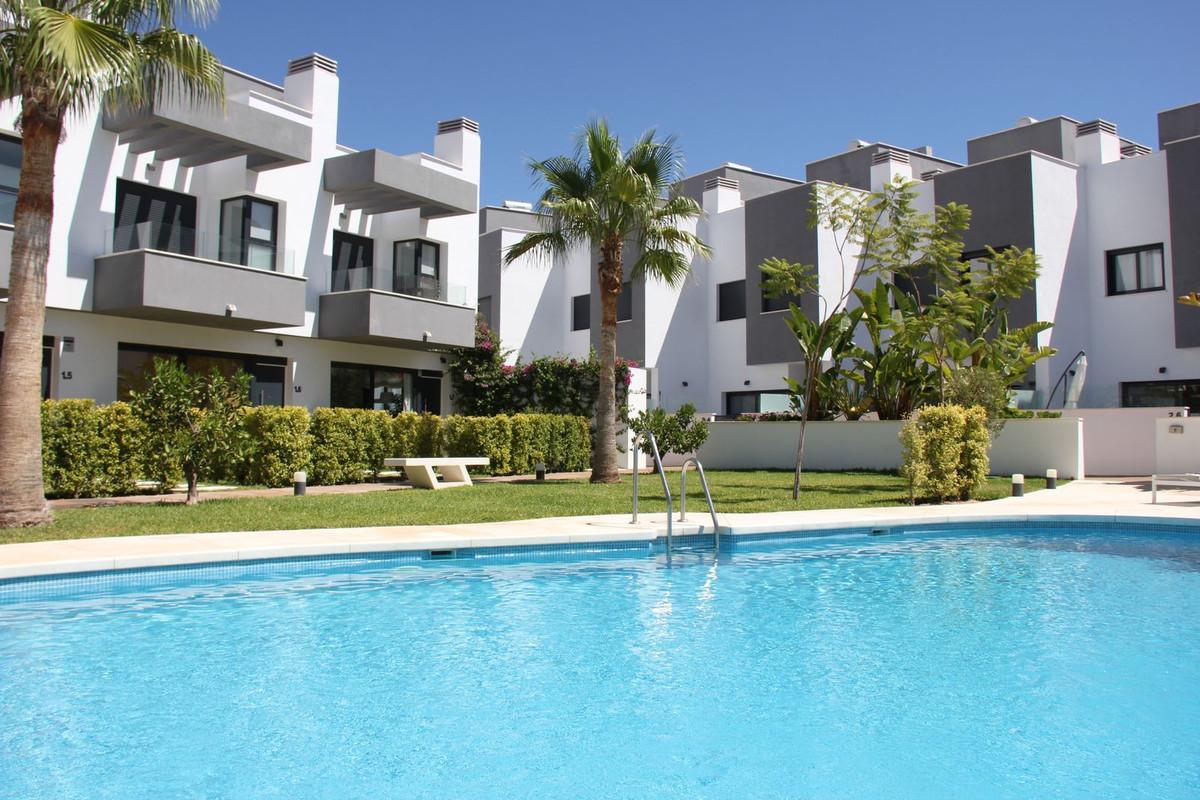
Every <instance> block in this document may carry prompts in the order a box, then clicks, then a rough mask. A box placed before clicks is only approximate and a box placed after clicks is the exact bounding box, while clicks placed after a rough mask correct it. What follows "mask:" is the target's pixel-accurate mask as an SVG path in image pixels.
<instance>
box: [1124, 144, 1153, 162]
mask: <svg viewBox="0 0 1200 800" xmlns="http://www.w3.org/2000/svg"><path fill="white" fill-rule="evenodd" d="M1148 155H1150V148H1149V147H1146V145H1144V144H1138V143H1137V142H1125V143H1124V144H1122V145H1121V158H1137V157H1138V156H1148Z"/></svg>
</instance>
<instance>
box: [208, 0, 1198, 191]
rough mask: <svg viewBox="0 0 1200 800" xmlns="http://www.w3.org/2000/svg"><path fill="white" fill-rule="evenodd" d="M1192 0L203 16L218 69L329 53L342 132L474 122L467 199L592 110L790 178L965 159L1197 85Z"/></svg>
mask: <svg viewBox="0 0 1200 800" xmlns="http://www.w3.org/2000/svg"><path fill="white" fill-rule="evenodd" d="M1197 30H1200V2H1196V0H1174V2H1162V1H1161V0H1159V1H1157V2H1156V1H1152V0H1151V1H1148V0H1124V1H1123V2H1109V1H1108V0H1092V2H1066V1H1065V0H1041V1H1040V2H1027V0H1017V1H1015V2H1014V1H1011V0H1010V1H1007V2H1005V1H1002V0H995V2H988V3H976V2H971V1H970V0H960V2H929V1H928V0H916V1H915V2H906V3H877V2H865V1H860V2H854V3H844V2H824V3H814V2H799V1H795V0H794V1H793V2H752V1H750V0H742V2H737V0H727V1H725V2H715V1H714V0H693V1H692V2H686V3H684V2H654V0H642V2H636V1H634V2H630V1H628V0H607V1H602V2H592V3H582V2H572V0H558V1H557V2H553V1H552V0H519V1H518V2H498V1H497V0H490V1H489V2H475V1H474V0H472V1H470V2H465V1H464V2H446V1H445V0H442V1H441V2H402V1H398V0H393V1H392V2H388V1H387V0H385V1H384V2H365V1H364V0H337V1H336V2H329V1H328V0H325V1H322V0H225V2H224V4H223V8H222V10H221V13H220V16H219V17H218V18H217V20H216V21H215V22H214V23H213V24H212V25H210V26H209V28H208V29H207V30H206V31H204V32H203V34H202V35H203V36H204V37H205V40H206V41H207V42H208V43H209V45H210V46H211V47H212V48H213V49H214V50H215V52H216V53H217V55H218V56H219V57H220V58H221V59H222V60H223V61H224V62H225V63H227V64H228V65H230V66H232V67H234V68H237V69H240V70H243V71H245V72H250V73H253V74H255V75H259V76H261V77H264V78H267V79H270V80H274V81H276V82H280V83H281V82H282V81H283V75H284V72H285V70H286V63H287V61H288V59H290V58H295V57H297V56H301V55H304V54H306V53H309V52H313V51H317V52H320V53H323V54H325V55H328V56H330V57H331V58H334V59H336V60H337V61H338V71H339V74H340V76H341V99H342V105H341V109H342V110H341V119H340V123H339V124H340V129H341V130H340V137H339V138H340V140H341V142H342V143H343V144H347V145H349V146H351V147H356V148H369V147H380V148H383V149H385V150H389V151H392V152H395V153H407V152H413V151H415V150H429V149H431V147H432V136H433V133H434V123H435V122H436V121H437V120H440V119H446V118H449V117H456V116H468V117H471V118H473V119H475V120H478V121H479V123H480V127H481V133H482V136H483V182H482V187H481V190H482V199H483V201H484V202H485V203H496V202H499V201H501V200H504V199H533V192H532V189H531V187H530V180H529V172H528V170H527V168H526V166H525V163H526V159H527V158H528V157H530V156H534V157H538V158H544V157H547V156H550V155H555V154H558V153H561V152H567V151H569V149H570V148H571V137H572V134H573V132H574V131H575V130H576V129H577V128H578V127H579V125H580V124H581V123H582V122H583V121H584V120H586V119H587V118H588V117H590V116H594V115H602V116H606V117H608V119H609V121H610V123H611V124H612V125H613V126H614V127H615V128H616V129H617V131H618V132H620V133H621V134H622V135H623V136H624V137H630V136H632V135H634V134H636V133H639V132H640V131H642V130H644V129H646V128H650V127H654V128H657V129H659V130H660V131H662V132H667V133H674V134H676V135H677V136H678V137H679V140H680V143H681V145H682V147H683V149H684V152H685V153H686V155H687V163H688V169H689V172H699V171H702V170H704V169H708V168H710V167H713V166H717V165H718V164H721V163H724V162H726V161H736V162H738V163H742V164H748V165H750V166H752V167H754V168H755V169H760V170H764V171H768V172H775V173H780V174H784V175H790V176H796V177H803V175H804V164H805V163H806V162H808V161H812V160H814V159H817V158H820V157H823V156H826V155H831V154H833V153H836V152H840V151H841V150H843V149H845V146H846V143H847V142H848V141H849V140H850V139H855V138H860V139H868V140H872V141H886V142H890V143H892V144H896V145H900V146H907V147H913V146H917V145H922V144H929V145H932V146H933V147H934V152H935V154H937V155H941V156H944V157H947V158H951V159H956V160H961V159H963V158H965V155H966V144H965V142H966V140H967V139H968V138H971V137H974V136H978V135H981V134H985V133H989V132H991V131H995V130H1000V129H1002V128H1007V127H1011V126H1012V124H1013V123H1014V122H1015V121H1016V120H1017V118H1018V117H1021V116H1024V115H1031V116H1034V117H1038V118H1039V119H1041V118H1044V117H1049V116H1053V115H1055V114H1065V115H1067V116H1071V117H1075V118H1076V119H1079V120H1090V119H1095V118H1096V117H1103V118H1105V119H1108V120H1111V121H1113V122H1115V123H1116V124H1117V126H1118V131H1119V132H1120V134H1121V135H1122V136H1124V137H1126V138H1132V139H1135V140H1137V141H1141V142H1143V143H1145V144H1147V145H1150V146H1151V147H1154V146H1156V145H1157V137H1156V128H1155V114H1156V113H1157V112H1158V111H1160V110H1163V109H1165V108H1170V107H1173V106H1177V105H1182V104H1185V103H1190V102H1195V101H1200V80H1197V79H1198V78H1200V55H1198V52H1200V49H1198V47H1197V44H1196V32H1197Z"/></svg>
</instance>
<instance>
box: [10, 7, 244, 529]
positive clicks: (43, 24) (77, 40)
mask: <svg viewBox="0 0 1200 800" xmlns="http://www.w3.org/2000/svg"><path fill="white" fill-rule="evenodd" d="M217 5H218V0H0V92H2V93H3V94H2V95H0V96H3V97H12V98H15V99H17V100H18V101H19V102H20V117H19V125H20V130H21V140H22V155H21V178H20V182H19V184H18V186H17V205H16V211H15V212H14V217H13V228H14V230H13V244H12V270H11V273H10V275H9V297H8V312H7V321H6V326H5V327H6V330H5V335H4V349H3V353H2V354H0V452H3V453H4V469H2V470H0V526H3V527H11V526H16V525H35V524H39V523H43V522H48V521H49V520H50V511H49V508H48V507H47V505H46V498H45V494H44V490H43V486H42V431H41V416H40V410H41V354H42V330H43V324H44V322H45V316H46V310H45V304H46V262H47V260H48V259H49V255H50V225H51V222H52V221H53V217H54V161H55V156H56V155H57V153H58V145H59V142H60V141H61V140H62V137H63V133H64V122H65V120H66V117H67V115H68V114H72V113H79V112H82V111H85V110H87V109H89V108H91V107H94V106H95V105H96V104H97V103H99V102H103V103H104V104H105V105H106V106H107V107H116V106H118V105H130V106H133V107H138V106H143V105H146V104H149V103H152V102H154V101H155V100H156V99H159V98H170V97H173V96H185V97H188V98H191V99H193V100H196V101H203V102H213V103H218V104H219V103H222V102H223V100H224V74H223V71H222V69H221V64H220V62H219V61H218V60H217V58H216V56H214V55H213V54H212V53H210V52H209V51H208V50H207V49H206V48H205V47H204V45H203V44H201V43H200V40H199V39H197V38H196V37H195V36H192V35H190V34H185V33H181V32H180V31H179V30H177V29H176V28H175V19H176V17H186V18H188V19H190V20H191V21H193V22H194V23H197V24H203V23H205V22H207V21H208V20H210V19H211V18H212V17H213V15H214V14H215V13H216V10H217Z"/></svg>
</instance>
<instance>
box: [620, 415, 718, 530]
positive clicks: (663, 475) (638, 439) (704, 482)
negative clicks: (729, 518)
mask: <svg viewBox="0 0 1200 800" xmlns="http://www.w3.org/2000/svg"><path fill="white" fill-rule="evenodd" d="M647 438H649V440H650V449H651V451H652V453H653V455H654V464H655V466H656V467H657V468H658V477H659V479H660V480H661V481H662V487H663V494H664V495H665V496H666V498H667V553H668V554H670V552H671V540H672V538H673V529H672V526H671V519H672V518H673V517H674V516H675V504H674V503H673V502H672V500H671V487H670V484H668V482H667V471H666V470H665V469H663V463H662V457H661V456H660V455H659V452H658V440H657V439H655V438H654V434H653V433H652V432H650V431H646V432H645V433H638V434H634V437H633V443H632V445H631V446H632V447H633V519H632V520H630V523H631V524H634V525H636V524H637V521H638V476H639V475H640V474H641V468H640V464H639V460H640V456H641V454H642V448H641V443H642V441H643V440H644V439H647ZM689 464H695V466H696V471H697V472H699V473H700V485H701V486H703V487H704V497H705V499H706V500H708V510H709V513H711V514H712V521H713V547H714V548H717V547H718V546H719V545H720V543H721V538H720V537H721V527H720V523H719V522H718V521H717V509H716V507H715V506H713V499H712V492H710V491H709V488H708V478H706V477H705V476H704V465H703V464H701V463H700V459H698V458H696V457H695V456H693V457H691V458H689V459H688V460H687V461H685V462H683V471H682V472H681V473H680V477H679V488H680V491H681V494H680V498H679V521H680V522H684V521H686V518H687V468H688V465H689Z"/></svg>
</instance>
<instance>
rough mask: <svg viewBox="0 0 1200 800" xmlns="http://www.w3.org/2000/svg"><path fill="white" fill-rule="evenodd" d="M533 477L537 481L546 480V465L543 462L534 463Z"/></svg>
mask: <svg viewBox="0 0 1200 800" xmlns="http://www.w3.org/2000/svg"><path fill="white" fill-rule="evenodd" d="M533 477H534V478H535V479H536V480H539V481H544V480H546V465H545V464H544V463H542V462H541V461H539V462H538V463H537V464H535V465H534V467H533Z"/></svg>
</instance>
